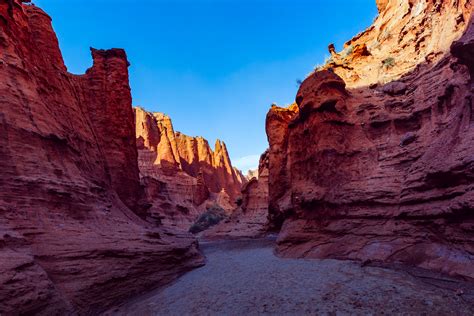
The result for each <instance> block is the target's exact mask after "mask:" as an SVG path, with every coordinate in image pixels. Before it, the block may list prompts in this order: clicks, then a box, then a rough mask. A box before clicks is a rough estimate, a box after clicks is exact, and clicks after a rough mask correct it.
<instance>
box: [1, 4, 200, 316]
mask: <svg viewBox="0 0 474 316" xmlns="http://www.w3.org/2000/svg"><path fill="white" fill-rule="evenodd" d="M0 47H1V49H0V77H1V80H0V107H1V111H0V130H1V133H0V165H1V168H0V188H1V189H0V313H5V314H11V313H18V314H32V313H40V314H56V313H59V314H66V313H79V314H85V313H90V312H97V311H100V310H102V309H104V308H106V307H108V306H110V305H112V304H113V303H116V302H117V301H120V300H121V299H123V298H125V297H129V296H130V295H133V294H134V293H138V292H141V291H143V290H146V289H148V288H150V287H155V286H158V285H160V284H164V283H166V282H169V281H171V280H172V279H173V278H174V277H176V276H177V275H178V274H179V273H181V272H183V271H186V270H188V269H191V268H193V267H196V266H198V265H200V264H202V257H201V256H200V254H199V253H198V251H197V247H196V243H195V241H194V239H192V238H190V236H188V235H179V236H178V235H174V234H172V233H171V232H166V233H164V230H162V229H160V230H158V229H156V228H153V227H152V226H151V225H149V224H148V223H146V222H144V221H143V220H142V219H141V218H140V217H139V216H138V215H140V216H144V214H145V213H144V207H145V206H146V203H145V201H144V200H143V197H144V193H143V190H142V188H141V186H140V182H139V174H138V164H137V150H136V144H135V131H134V121H133V111H132V107H131V96H130V88H129V84H128V71H127V67H128V62H127V58H126V55H125V52H124V51H122V50H118V49H114V50H109V51H100V50H92V56H93V60H94V65H93V67H92V68H90V69H89V70H88V71H87V73H86V74H85V75H82V76H76V75H72V74H69V73H68V72H67V71H66V67H65V65H64V62H63V59H62V56H61V53H60V51H59V47H58V42H57V39H56V36H55V34H54V32H53V30H52V28H51V20H50V18H49V16H47V15H46V14H45V13H44V12H43V11H42V10H41V9H39V8H37V7H35V6H31V5H26V4H22V3H21V2H18V1H14V2H13V6H12V7H11V9H10V8H9V4H8V2H6V1H1V2H0ZM137 214H138V215H137Z"/></svg>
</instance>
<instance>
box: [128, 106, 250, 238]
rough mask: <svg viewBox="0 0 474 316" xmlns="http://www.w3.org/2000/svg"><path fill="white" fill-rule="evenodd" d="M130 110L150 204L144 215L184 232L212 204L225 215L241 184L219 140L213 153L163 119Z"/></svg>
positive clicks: (158, 114) (202, 143)
mask: <svg viewBox="0 0 474 316" xmlns="http://www.w3.org/2000/svg"><path fill="white" fill-rule="evenodd" d="M134 111H135V123H136V136H137V146H138V161H139V169H140V175H141V178H142V182H143V184H144V185H145V191H146V194H147V197H148V200H149V201H150V202H151V203H152V207H151V208H150V209H149V210H148V215H149V216H150V217H151V218H153V219H154V220H157V221H161V222H162V223H163V224H164V225H165V226H176V227H179V228H181V229H186V230H187V229H189V227H190V226H191V224H192V223H193V222H194V221H195V220H196V219H197V217H198V216H199V215H200V214H202V213H203V212H205V211H206V210H207V209H208V208H210V207H213V206H214V205H216V204H217V205H218V206H219V207H221V208H223V209H224V210H226V212H228V213H229V214H230V213H231V212H232V211H233V210H234V208H235V207H236V205H235V201H236V199H237V198H238V196H239V195H240V189H241V187H242V184H243V181H245V180H244V177H243V176H242V174H241V173H240V171H239V170H237V169H235V168H233V167H232V164H231V161H230V158H229V154H228V152H227V148H226V146H225V144H224V143H223V142H221V141H220V140H218V141H217V142H216V146H215V150H214V151H212V150H211V148H210V146H209V143H208V142H207V140H205V139H204V138H202V137H190V136H187V135H184V134H182V133H179V132H175V131H174V128H173V124H172V122H171V119H170V118H169V117H168V116H166V115H164V114H162V113H149V112H147V111H145V110H143V109H142V108H135V109H134Z"/></svg>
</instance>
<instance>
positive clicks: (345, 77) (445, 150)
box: [266, 0, 474, 278]
mask: <svg viewBox="0 0 474 316" xmlns="http://www.w3.org/2000/svg"><path fill="white" fill-rule="evenodd" d="M377 4H378V7H379V10H380V14H379V17H378V18H377V19H376V21H375V22H374V25H373V26H371V27H370V28H369V29H368V30H367V31H365V32H363V33H361V34H359V35H357V36H356V37H355V38H354V39H352V40H351V41H349V42H348V43H347V44H346V48H345V50H344V51H343V52H342V53H339V54H338V55H337V56H333V59H332V60H331V61H330V62H329V63H328V64H327V65H326V66H324V67H322V68H321V69H319V71H316V72H315V73H313V74H311V75H310V76H309V77H308V78H307V79H306V80H305V81H304V82H303V83H302V84H301V86H300V89H299V91H298V94H297V96H296V105H292V106H290V107H289V108H279V107H272V108H271V109H270V111H269V113H268V116H267V123H266V130H267V135H268V139H269V143H270V152H269V196H270V197H269V217H270V221H271V225H272V226H273V227H275V228H277V229H279V228H281V231H280V235H279V237H278V247H277V251H278V253H279V254H280V255H283V256H291V257H308V258H341V259H357V260H364V261H366V260H371V261H382V262H402V263H406V264H410V265H415V266H419V267H422V268H427V269H433V270H437V271H441V272H445V273H448V274H451V275H461V276H466V277H470V278H474V213H473V210H474V116H473V113H474V109H473V104H474V100H473V95H474V86H473V81H472V74H473V65H474V64H473V60H474V58H473V54H472V53H473V47H474V44H473V41H474V38H473V34H474V33H473V30H474V28H473V23H472V20H471V17H472V3H471V2H469V1H466V0H461V1H458V0H448V1H434V0H426V1H408V0H392V1H377ZM463 34H464V35H463ZM461 36H462V37H461ZM453 42H454V44H453Z"/></svg>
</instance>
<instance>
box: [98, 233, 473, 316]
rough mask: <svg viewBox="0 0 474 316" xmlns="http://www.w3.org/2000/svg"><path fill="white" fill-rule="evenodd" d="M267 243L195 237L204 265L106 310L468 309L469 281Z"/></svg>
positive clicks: (427, 312) (215, 312) (450, 312)
mask: <svg viewBox="0 0 474 316" xmlns="http://www.w3.org/2000/svg"><path fill="white" fill-rule="evenodd" d="M273 243H274V241H273V240H270V239H265V240H263V239H262V240H253V241H248V240H247V241H225V242H211V243H202V245H201V247H202V249H203V251H204V254H205V255H206V257H207V264H206V265H205V266H204V267H202V268H199V269H196V270H194V271H192V272H189V273H188V274H186V275H184V276H183V277H181V278H180V279H178V280H177V281H176V282H174V283H173V284H171V285H170V286H168V287H166V288H164V289H161V290H157V291H154V292H151V293H148V294H146V295H144V296H141V297H138V298H136V299H134V300H132V301H130V302H127V303H126V304H124V305H123V306H120V307H118V308H115V309H113V310H110V311H109V312H107V314H109V315H257V314H259V315H261V314H272V315H288V314H293V315H294V314H298V315H301V314H312V315H314V314H319V315H320V314H323V315H348V314H351V315H354V314H356V315H381V314H389V315H393V314H397V315H400V314H403V315H473V314H474V289H473V286H472V284H471V285H470V284H468V283H463V282H460V281H457V280H453V279H449V278H446V277H444V276H439V275H435V274H431V273H428V272H424V271H421V270H411V271H406V270H403V269H387V268H382V267H373V266H365V267H364V266H361V264H360V263H356V262H351V261H339V260H294V259H282V258H279V257H276V256H275V255H274V253H273ZM427 273H428V274H427Z"/></svg>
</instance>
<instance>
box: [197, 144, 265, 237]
mask: <svg viewBox="0 0 474 316" xmlns="http://www.w3.org/2000/svg"><path fill="white" fill-rule="evenodd" d="M268 158H269V156H268V151H266V152H265V153H264V154H262V156H261V157H260V163H259V168H258V177H253V178H252V179H250V180H249V181H248V182H247V183H246V184H245V185H244V186H243V187H242V197H241V199H240V201H239V203H238V204H239V205H238V207H237V209H236V210H235V211H234V212H233V213H232V215H231V216H230V217H229V219H227V220H225V221H223V222H221V223H220V224H219V225H217V226H215V227H213V228H211V229H209V230H206V231H205V232H204V233H203V234H202V237H204V238H206V239H237V238H256V237H261V236H263V235H264V234H266V233H267V231H268V225H267V224H268Z"/></svg>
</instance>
